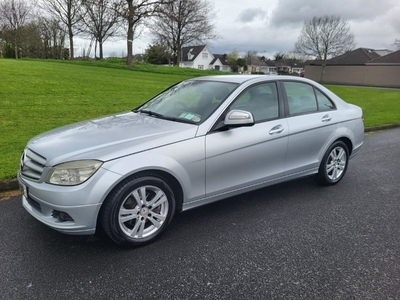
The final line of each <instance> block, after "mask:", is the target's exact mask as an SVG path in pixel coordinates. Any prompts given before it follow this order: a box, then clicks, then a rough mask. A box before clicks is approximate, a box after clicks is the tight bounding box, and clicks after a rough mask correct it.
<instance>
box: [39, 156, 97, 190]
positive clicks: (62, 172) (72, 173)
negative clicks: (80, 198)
mask: <svg viewBox="0 0 400 300" xmlns="http://www.w3.org/2000/svg"><path fill="white" fill-rule="evenodd" d="M102 164H103V162H101V161H98V160H77V161H71V162H67V163H63V164H59V165H57V166H54V167H53V168H52V169H51V170H50V172H49V174H48V175H47V178H46V182H47V183H51V184H56V185H77V184H81V183H83V182H85V181H86V180H88V179H89V178H90V177H91V176H92V175H93V174H94V173H96V171H97V170H98V169H99V168H100V167H101V165H102Z"/></svg>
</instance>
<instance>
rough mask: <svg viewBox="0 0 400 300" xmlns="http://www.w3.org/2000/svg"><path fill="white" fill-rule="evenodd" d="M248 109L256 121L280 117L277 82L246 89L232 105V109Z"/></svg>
mask: <svg viewBox="0 0 400 300" xmlns="http://www.w3.org/2000/svg"><path fill="white" fill-rule="evenodd" d="M233 109H240V110H246V111H249V112H251V113H252V114H253V117H254V120H255V121H256V122H259V121H264V120H270V119H274V118H278V117H279V101H278V93H277V88H276V84H275V82H268V83H262V84H257V85H254V86H252V87H250V88H248V89H247V90H245V91H244V92H243V93H242V94H240V96H239V97H238V98H236V100H235V101H234V103H233V104H232V105H231V107H230V110H233Z"/></svg>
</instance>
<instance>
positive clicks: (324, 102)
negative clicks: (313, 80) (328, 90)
mask: <svg viewBox="0 0 400 300" xmlns="http://www.w3.org/2000/svg"><path fill="white" fill-rule="evenodd" d="M315 94H316V95H317V101H318V110H331V109H334V108H335V106H334V105H333V103H332V102H331V100H329V99H328V97H326V96H325V95H324V94H322V93H321V92H320V91H318V90H317V89H316V90H315Z"/></svg>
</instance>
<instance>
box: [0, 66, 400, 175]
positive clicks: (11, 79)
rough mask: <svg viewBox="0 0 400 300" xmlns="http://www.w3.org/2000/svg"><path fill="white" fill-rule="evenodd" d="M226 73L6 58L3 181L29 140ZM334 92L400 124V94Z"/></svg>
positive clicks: (0, 131) (371, 122)
mask: <svg viewBox="0 0 400 300" xmlns="http://www.w3.org/2000/svg"><path fill="white" fill-rule="evenodd" d="M216 73H217V74H221V73H220V72H215V71H214V72H209V71H201V70H193V69H181V68H177V67H154V66H150V65H145V64H138V65H136V66H135V68H128V67H126V66H125V65H124V62H123V61H121V60H119V59H111V60H105V61H96V62H93V61H41V60H7V59H0V105H1V109H0V137H1V139H0V165H1V168H0V180H3V179H6V178H13V177H15V175H16V172H17V170H18V165H19V157H20V154H21V152H22V150H23V149H24V147H25V145H26V142H27V141H28V140H29V139H30V138H32V137H33V136H35V135H37V134H39V133H41V132H44V131H47V130H50V129H52V128H56V127H59V126H61V125H65V124H69V123H72V122H76V121H80V120H85V119H89V118H92V117H98V116H102V115H107V114H112V113H115V112H121V111H127V110H130V109H132V108H134V107H136V106H137V105H139V104H140V103H142V102H143V101H145V100H147V99H148V98H149V97H151V96H153V95H155V94H157V93H158V92H160V91H161V90H163V89H165V88H166V87H168V86H170V85H171V84H174V83H176V82H178V81H181V80H183V79H186V78H190V77H195V76H200V75H208V74H216ZM329 88H330V89H331V90H332V91H333V92H335V93H337V94H338V95H339V96H341V97H342V98H343V99H345V100H346V101H347V102H349V103H354V104H357V105H359V106H361V107H362V108H363V110H364V117H365V124H366V126H376V125H383V124H391V123H400V114H399V112H400V91H397V90H385V89H367V88H354V87H337V86H329Z"/></svg>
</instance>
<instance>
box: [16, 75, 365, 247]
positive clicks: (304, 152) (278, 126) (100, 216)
mask: <svg viewBox="0 0 400 300" xmlns="http://www.w3.org/2000/svg"><path fill="white" fill-rule="evenodd" d="M363 140H364V124H363V114H362V110H361V109H360V108H359V107H357V106H354V105H351V104H348V103H346V102H344V101H343V100H342V99H340V98H339V97H338V96H336V95H335V94H333V93H332V92H330V91H329V90H328V89H326V88H324V87H323V86H321V85H319V84H318V83H316V82H313V81H311V80H308V79H304V78H299V77H290V76H262V75H261V76H256V75H231V76H229V75H226V76H225V75H222V76H206V77H200V78H194V79H190V80H185V81H182V82H180V83H178V84H176V85H174V86H172V87H170V88H169V89H167V90H165V91H163V92H162V93H160V94H158V95H157V96H155V97H153V98H152V99H150V100H149V101H147V102H145V103H144V104H142V105H141V106H139V107H137V108H135V109H134V110H132V111H128V112H124V113H120V114H116V115H110V116H106V117H101V118H97V119H93V120H89V121H85V122H80V123H76V124H72V125H69V126H65V127H62V128H58V129H54V130H52V131H49V132H47V133H44V134H41V135H39V136H37V137H34V138H33V139H32V140H30V141H29V142H28V144H27V146H26V148H25V150H24V152H23V155H22V157H21V166H20V170H19V173H18V179H19V182H20V187H21V191H22V202H23V206H24V207H25V208H26V210H27V211H28V212H29V213H30V214H31V215H32V216H34V217H35V218H36V219H38V220H39V221H41V222H43V223H44V224H46V225H48V226H50V227H51V228H53V229H56V230H59V231H61V232H64V233H68V234H93V233H95V232H96V230H102V231H104V232H105V233H106V234H107V235H108V236H109V237H110V238H111V240H113V241H114V242H116V243H118V244H124V245H131V246H132V245H133V246H134V245H143V244H145V243H149V242H151V241H153V240H155V239H156V238H157V237H158V236H159V235H160V234H161V233H162V232H163V231H164V230H165V229H166V228H167V226H168V224H169V223H170V222H171V220H172V218H173V216H174V213H175V212H181V211H185V210H188V209H191V208H195V207H197V206H201V205H204V204H207V203H210V202H214V201H217V200H220V199H224V198H228V197H231V196H234V195H238V194H241V193H245V192H248V191H251V190H254V189H259V188H262V187H266V186H268V185H272V184H277V183H280V182H283V181H288V180H292V179H296V178H300V177H304V176H310V175H313V176H314V177H315V179H316V181H317V182H318V183H320V184H323V185H333V184H336V183H338V182H339V181H340V180H341V179H342V178H343V176H344V174H345V173H346V170H347V167H348V164H349V159H350V158H351V157H353V156H354V155H356V154H357V153H358V152H359V151H360V148H361V146H362V144H363ZM227 204H229V202H227Z"/></svg>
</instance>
